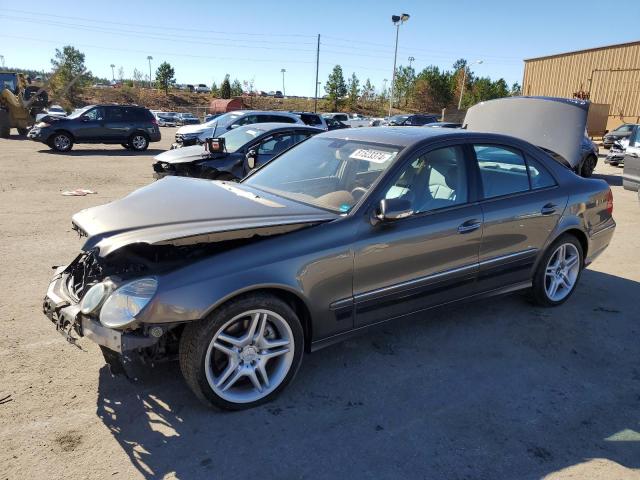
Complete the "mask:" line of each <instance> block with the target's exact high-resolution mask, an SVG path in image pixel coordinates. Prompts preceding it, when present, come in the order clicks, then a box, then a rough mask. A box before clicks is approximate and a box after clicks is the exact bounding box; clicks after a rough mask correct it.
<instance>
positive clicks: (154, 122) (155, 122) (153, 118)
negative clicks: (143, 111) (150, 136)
mask: <svg viewBox="0 0 640 480" xmlns="http://www.w3.org/2000/svg"><path fill="white" fill-rule="evenodd" d="M151 123H152V124H153V125H158V120H157V119H156V117H152V118H151Z"/></svg>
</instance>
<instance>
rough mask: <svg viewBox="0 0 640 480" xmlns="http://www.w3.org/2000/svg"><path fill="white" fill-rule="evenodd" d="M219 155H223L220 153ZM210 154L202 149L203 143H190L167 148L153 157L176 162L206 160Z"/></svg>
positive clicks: (209, 157)
mask: <svg viewBox="0 0 640 480" xmlns="http://www.w3.org/2000/svg"><path fill="white" fill-rule="evenodd" d="M221 156H224V154H222V155H221ZM211 158H213V157H212V155H211V154H210V153H209V152H207V151H206V150H205V149H204V146H203V145H192V146H190V147H182V148H174V149H173V150H167V151H166V152H162V153H161V154H159V155H156V156H155V157H154V160H157V161H158V162H164V163H171V164H174V165H175V164H178V163H191V162H195V161H199V160H208V159H211Z"/></svg>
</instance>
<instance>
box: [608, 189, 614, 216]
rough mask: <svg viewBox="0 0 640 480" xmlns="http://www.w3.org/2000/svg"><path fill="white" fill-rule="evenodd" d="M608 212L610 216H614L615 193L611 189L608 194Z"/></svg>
mask: <svg viewBox="0 0 640 480" xmlns="http://www.w3.org/2000/svg"><path fill="white" fill-rule="evenodd" d="M607 212H609V215H612V214H613V192H612V191H611V189H609V191H608V192H607Z"/></svg>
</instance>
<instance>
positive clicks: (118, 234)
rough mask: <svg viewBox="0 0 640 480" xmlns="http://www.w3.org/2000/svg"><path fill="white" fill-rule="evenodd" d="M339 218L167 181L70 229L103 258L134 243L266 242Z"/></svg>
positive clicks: (212, 184) (263, 196) (190, 181)
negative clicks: (255, 238) (261, 239)
mask: <svg viewBox="0 0 640 480" xmlns="http://www.w3.org/2000/svg"><path fill="white" fill-rule="evenodd" d="M338 216H339V215H338V214H336V213H331V212H328V211H326V210H323V209H320V208H315V207H312V206H308V205H305V204H301V203H298V202H294V201H292V200H288V199H285V198H282V197H278V196H275V195H271V194H267V193H264V192H262V191H259V190H256V189H253V188H251V187H249V186H245V185H242V184H237V183H231V182H217V181H212V180H202V179H194V178H184V177H167V178H164V179H162V180H160V181H157V182H154V183H152V184H150V185H147V186H146V187H143V188H140V189H139V190H136V191H134V192H132V193H131V194H129V195H127V196H126V197H124V198H122V199H120V200H116V201H114V202H111V203H108V204H105V205H100V206H97V207H93V208H88V209H86V210H82V211H81V212H79V213H77V214H75V215H74V216H73V224H74V227H75V228H76V229H78V230H79V232H80V234H81V235H86V236H87V237H88V238H87V241H86V243H85V245H84V246H83V250H84V251H88V250H91V249H93V248H96V247H97V248H98V249H99V253H100V256H103V257H104V256H107V255H109V254H110V253H111V252H114V251H115V250H118V249H119V248H121V247H123V246H125V245H130V244H134V243H147V244H152V245H168V244H170V245H193V244H197V243H212V242H217V241H224V240H233V239H237V238H250V237H253V236H255V235H260V236H269V235H275V234H280V233H286V232H289V231H293V230H297V229H300V228H303V227H306V226H310V225H314V224H316V223H320V222H326V221H330V220H334V219H336V218H338Z"/></svg>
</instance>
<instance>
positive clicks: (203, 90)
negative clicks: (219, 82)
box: [195, 83, 211, 93]
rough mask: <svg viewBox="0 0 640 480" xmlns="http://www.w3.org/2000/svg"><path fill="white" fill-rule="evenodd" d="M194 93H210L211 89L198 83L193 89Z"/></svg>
mask: <svg viewBox="0 0 640 480" xmlns="http://www.w3.org/2000/svg"><path fill="white" fill-rule="evenodd" d="M195 91H196V93H211V89H210V88H209V87H207V86H206V85H205V84H204V83H199V84H198V85H196V88H195Z"/></svg>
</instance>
